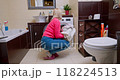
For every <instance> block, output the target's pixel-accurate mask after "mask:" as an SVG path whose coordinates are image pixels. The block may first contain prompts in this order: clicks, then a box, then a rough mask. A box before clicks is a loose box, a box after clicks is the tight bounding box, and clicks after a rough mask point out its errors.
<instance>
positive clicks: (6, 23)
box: [4, 21, 8, 31]
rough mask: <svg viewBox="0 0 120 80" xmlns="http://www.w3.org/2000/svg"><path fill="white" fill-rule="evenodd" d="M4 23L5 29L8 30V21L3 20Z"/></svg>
mask: <svg viewBox="0 0 120 80" xmlns="http://www.w3.org/2000/svg"><path fill="white" fill-rule="evenodd" d="M4 24H5V31H8V21H4Z"/></svg>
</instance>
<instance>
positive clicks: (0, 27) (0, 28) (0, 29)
mask: <svg viewBox="0 0 120 80" xmlns="http://www.w3.org/2000/svg"><path fill="white" fill-rule="evenodd" d="M0 31H1V32H2V35H3V37H2V38H7V37H8V36H5V33H4V32H3V30H2V26H1V23H0Z"/></svg>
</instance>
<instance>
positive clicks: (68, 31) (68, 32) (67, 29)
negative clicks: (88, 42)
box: [61, 24, 76, 41]
mask: <svg viewBox="0 0 120 80" xmlns="http://www.w3.org/2000/svg"><path fill="white" fill-rule="evenodd" d="M75 32H76V29H75V28H74V27H73V25H70V24H67V25H65V26H63V27H62V32H61V33H62V34H63V35H64V38H65V39H67V40H68V41H71V40H72V39H73V37H74V35H75Z"/></svg>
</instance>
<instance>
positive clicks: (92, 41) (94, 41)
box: [84, 37, 117, 48]
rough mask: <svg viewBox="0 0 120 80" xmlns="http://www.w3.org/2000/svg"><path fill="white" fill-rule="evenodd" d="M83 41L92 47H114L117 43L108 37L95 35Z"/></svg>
mask: <svg viewBox="0 0 120 80" xmlns="http://www.w3.org/2000/svg"><path fill="white" fill-rule="evenodd" d="M84 43H85V44H86V45H89V46H93V47H101V48H114V47H115V46H116V45H117V40H116V39H113V38H109V37H97V38H89V39H86V40H85V41H84Z"/></svg>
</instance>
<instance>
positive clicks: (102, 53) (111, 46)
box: [83, 37, 117, 64]
mask: <svg viewBox="0 0 120 80" xmlns="http://www.w3.org/2000/svg"><path fill="white" fill-rule="evenodd" d="M83 47H84V49H85V50H86V52H88V53H89V54H90V55H92V56H94V57H95V58H96V61H97V63H99V64H112V63H116V62H117V40H116V39H113V38H110V37H96V38H89V39H86V40H85V41H84V43H83Z"/></svg>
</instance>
